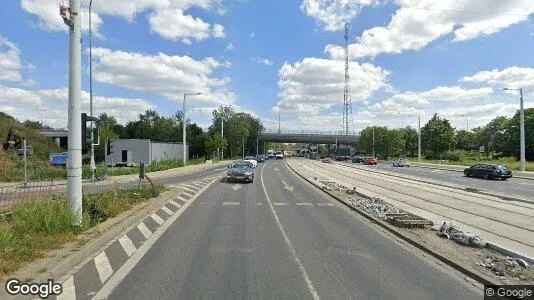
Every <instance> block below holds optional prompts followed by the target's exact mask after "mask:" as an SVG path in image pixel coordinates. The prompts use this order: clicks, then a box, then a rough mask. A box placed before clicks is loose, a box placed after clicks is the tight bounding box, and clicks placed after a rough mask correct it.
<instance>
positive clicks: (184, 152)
mask: <svg viewBox="0 0 534 300" xmlns="http://www.w3.org/2000/svg"><path fill="white" fill-rule="evenodd" d="M201 94H202V93H193V94H185V93H184V101H183V102H182V110H183V111H182V118H183V120H182V144H183V149H184V151H183V162H184V166H185V165H186V163H187V160H186V151H187V150H186V144H185V143H186V140H187V139H186V136H185V134H186V133H185V132H186V131H185V127H186V120H187V119H186V117H185V98H186V97H187V96H198V95H201Z"/></svg>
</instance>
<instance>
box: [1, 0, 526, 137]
mask: <svg viewBox="0 0 534 300" xmlns="http://www.w3.org/2000/svg"><path fill="white" fill-rule="evenodd" d="M503 2H505V3H503ZM58 3H59V2H58V1H57V0H21V1H2V3H1V4H0V95H2V96H0V110H2V111H6V112H8V113H11V114H13V115H15V116H16V117H17V118H19V119H33V120H41V121H44V120H45V119H46V122H47V124H48V125H52V126H57V127H64V126H65V124H66V115H67V114H66V108H67V100H68V99H67V86H68V34H67V31H66V26H65V25H64V24H62V21H61V19H60V17H59V15H58V14H57V11H58V8H57V6H58ZM104 5H105V6H104ZM87 7H88V0H87V1H86V0H83V1H82V27H83V28H84V29H87V24H88V21H87V16H88V14H87ZM533 14H534V2H533V1H531V0H509V1H500V0H480V1H476V3H473V1H469V0H456V1H451V3H448V4H444V3H442V1H438V0H422V1H417V2H414V1H411V0H389V1H388V0H351V1H349V0H304V1H287V0H272V1H257V0H256V1H254V0H239V1H238V0H166V1H159V0H131V1H119V0H108V1H103V0H94V4H93V15H92V16H93V29H94V30H95V37H94V52H93V66H94V69H93V70H94V76H93V79H94V85H93V91H94V95H95V98H94V99H95V111H96V113H100V112H107V113H108V114H111V115H113V116H115V117H117V119H119V121H120V120H122V121H123V122H126V121H127V120H132V119H134V118H136V116H137V115H138V114H140V113H142V112H143V111H144V110H146V109H155V110H157V111H158V112H159V113H160V114H162V115H170V114H172V112H173V111H176V110H177V109H181V98H182V94H183V93H184V92H202V93H203V94H202V95H201V96H197V97H190V98H188V105H189V107H188V109H190V111H188V113H189V115H190V116H191V118H192V120H193V121H194V122H197V123H198V124H200V125H202V126H203V127H207V126H209V124H210V123H211V110H213V109H214V108H216V107H217V106H219V105H233V106H235V107H236V109H237V110H242V111H246V112H251V113H253V114H255V115H257V116H258V117H260V119H261V120H262V122H263V123H264V125H265V126H266V127H267V128H277V127H278V117H277V111H278V110H280V114H281V120H282V121H281V123H282V124H281V126H282V127H283V128H286V129H298V128H300V129H317V128H318V127H320V128H321V129H328V130H341V128H342V119H341V112H342V106H341V104H342V103H343V80H344V73H343V72H344V62H343V49H342V48H341V46H342V45H343V34H344V33H343V24H344V21H345V20H350V34H349V36H350V38H349V43H350V46H349V56H350V60H351V63H350V75H351V82H350V83H351V90H352V102H353V115H352V117H353V124H352V129H353V130H356V131H358V130H361V129H363V128H365V127H366V126H369V125H373V124H376V125H382V126H390V127H399V126H402V125H415V124H416V119H415V118H414V116H417V115H421V118H422V121H423V122H424V121H425V120H427V119H428V118H430V117H431V116H432V115H433V114H434V113H439V114H440V115H441V116H444V117H447V118H449V119H450V120H451V122H452V123H453V125H454V126H456V127H458V128H464V126H465V125H466V119H467V121H468V122H469V127H471V128H472V127H474V126H478V125H482V124H484V123H486V122H488V121H489V120H491V119H492V118H494V117H496V116H499V115H505V116H511V115H513V113H514V112H515V110H516V109H517V108H518V103H517V102H518V101H517V95H516V94H517V93H514V92H506V93H504V92H503V91H502V87H504V86H514V87H523V88H524V89H525V100H526V106H527V107H532V106H534V102H533V101H531V100H530V98H532V96H531V95H532V92H534V89H533V88H534V63H533V59H532V51H533V49H534V22H533V20H534V15H533ZM88 45H89V44H88V36H87V31H84V42H83V58H82V61H83V68H84V69H83V77H82V82H83V84H82V87H83V93H82V99H83V103H84V107H87V106H88V105H87V103H88V98H89V97H88V90H89V87H88V86H89V84H88V83H89V79H88V52H87V49H88ZM402 116H404V117H402ZM299 120H300V121H299Z"/></svg>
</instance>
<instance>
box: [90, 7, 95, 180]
mask: <svg viewBox="0 0 534 300" xmlns="http://www.w3.org/2000/svg"><path fill="white" fill-rule="evenodd" d="M92 7H93V0H90V1H89V114H90V115H91V117H93V29H92V26H91V9H92ZM92 141H94V132H93V122H91V161H90V165H89V177H90V179H91V180H95V169H96V163H95V145H94V143H93V142H92Z"/></svg>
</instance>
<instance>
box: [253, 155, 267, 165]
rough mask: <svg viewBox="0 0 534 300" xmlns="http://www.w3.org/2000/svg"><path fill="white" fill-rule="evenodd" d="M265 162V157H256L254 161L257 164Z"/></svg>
mask: <svg viewBox="0 0 534 300" xmlns="http://www.w3.org/2000/svg"><path fill="white" fill-rule="evenodd" d="M265 160H267V157H266V156H265V155H258V156H256V161H257V162H259V163H262V162H265Z"/></svg>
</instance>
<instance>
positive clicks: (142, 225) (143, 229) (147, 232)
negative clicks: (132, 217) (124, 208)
mask: <svg viewBox="0 0 534 300" xmlns="http://www.w3.org/2000/svg"><path fill="white" fill-rule="evenodd" d="M137 228H138V229H139V231H141V234H142V235H143V236H144V237H145V239H148V238H149V237H150V236H151V235H152V232H151V231H150V229H148V227H146V225H145V223H143V222H141V223H139V225H137Z"/></svg>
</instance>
